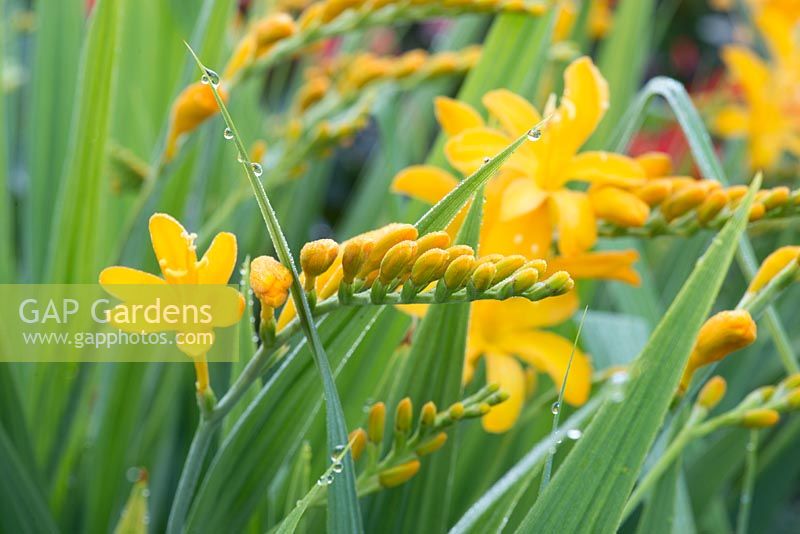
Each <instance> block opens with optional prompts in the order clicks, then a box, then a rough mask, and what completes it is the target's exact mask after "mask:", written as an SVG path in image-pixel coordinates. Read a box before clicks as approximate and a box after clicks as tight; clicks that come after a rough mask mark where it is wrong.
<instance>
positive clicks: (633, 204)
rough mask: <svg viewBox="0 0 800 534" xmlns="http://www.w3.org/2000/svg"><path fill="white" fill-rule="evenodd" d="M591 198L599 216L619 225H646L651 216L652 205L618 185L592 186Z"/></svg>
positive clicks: (595, 211)
mask: <svg viewBox="0 0 800 534" xmlns="http://www.w3.org/2000/svg"><path fill="white" fill-rule="evenodd" d="M589 200H590V201H591V203H592V208H593V209H594V213H595V215H597V217H599V218H600V219H605V220H606V221H609V222H611V223H614V224H616V225H618V226H623V227H634V228H635V227H640V226H644V223H646V222H647V218H648V217H649V216H650V206H648V205H647V203H646V202H645V201H643V200H641V199H640V198H639V197H637V196H636V195H635V194H633V193H629V192H628V191H625V190H623V189H618V188H616V187H600V188H592V189H590V190H589Z"/></svg>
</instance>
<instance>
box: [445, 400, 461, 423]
mask: <svg viewBox="0 0 800 534" xmlns="http://www.w3.org/2000/svg"><path fill="white" fill-rule="evenodd" d="M447 415H449V416H450V418H451V419H453V420H454V421H458V420H459V419H461V418H462V417H464V405H463V404H462V403H460V402H456V403H455V404H452V405H451V406H450V408H448V409H447Z"/></svg>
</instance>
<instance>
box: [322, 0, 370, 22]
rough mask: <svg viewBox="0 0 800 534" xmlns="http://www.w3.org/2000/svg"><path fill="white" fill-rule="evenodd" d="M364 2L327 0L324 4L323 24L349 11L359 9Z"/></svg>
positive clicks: (356, 0)
mask: <svg viewBox="0 0 800 534" xmlns="http://www.w3.org/2000/svg"><path fill="white" fill-rule="evenodd" d="M362 3H363V0H326V1H325V2H323V3H322V5H323V9H322V22H330V21H332V20H333V19H335V18H336V17H338V16H339V15H341V14H342V13H344V12H345V11H347V10H348V9H351V8H357V7H359V6H360V5H361V4H362Z"/></svg>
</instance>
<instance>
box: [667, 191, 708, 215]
mask: <svg viewBox="0 0 800 534" xmlns="http://www.w3.org/2000/svg"><path fill="white" fill-rule="evenodd" d="M706 195H707V192H706V187H705V186H704V185H703V184H699V183H697V184H692V185H688V186H686V187H684V188H682V189H680V190H679V191H678V192H676V193H675V194H673V195H672V196H670V197H669V198H667V200H665V201H664V202H663V203H662V204H661V213H662V214H663V215H664V218H665V219H666V220H668V221H671V220H673V219H677V218H678V217H680V216H681V215H684V214H685V213H688V212H689V211H691V210H692V209H694V208H696V207H697V206H699V205H700V204H701V203H702V202H703V201H704V200H705V199H706Z"/></svg>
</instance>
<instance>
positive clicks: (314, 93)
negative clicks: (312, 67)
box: [296, 76, 331, 111]
mask: <svg viewBox="0 0 800 534" xmlns="http://www.w3.org/2000/svg"><path fill="white" fill-rule="evenodd" d="M330 88H331V81H330V80H329V79H328V77H327V76H314V77H313V78H311V79H310V80H308V81H307V82H306V83H305V84H304V85H303V86H302V87H301V88H300V89H299V90H298V91H297V97H296V103H297V109H298V110H300V111H305V110H307V109H308V108H310V107H311V106H313V105H314V104H316V103H317V102H319V101H320V100H322V97H324V96H325V94H326V93H327V92H328V91H329V90H330Z"/></svg>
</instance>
